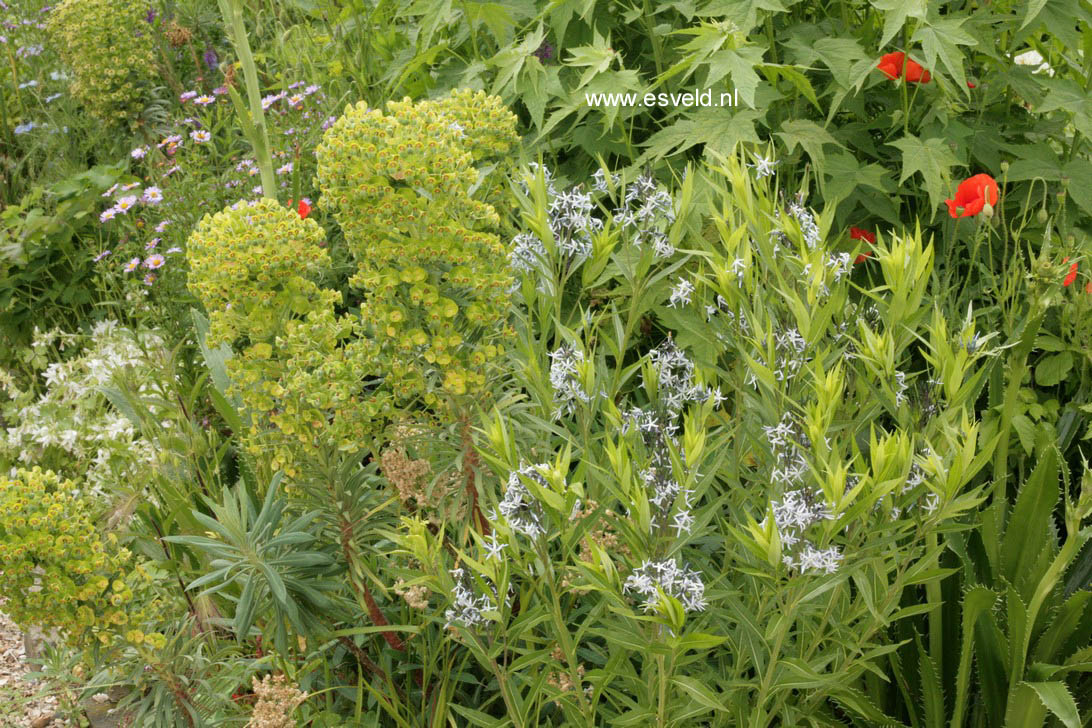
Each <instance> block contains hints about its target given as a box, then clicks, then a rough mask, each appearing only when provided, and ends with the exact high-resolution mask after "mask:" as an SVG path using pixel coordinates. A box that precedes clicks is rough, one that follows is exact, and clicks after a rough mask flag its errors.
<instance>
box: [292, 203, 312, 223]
mask: <svg viewBox="0 0 1092 728" xmlns="http://www.w3.org/2000/svg"><path fill="white" fill-rule="evenodd" d="M293 202H295V200H289V201H288V206H289V207H292V203H293ZM299 213H300V219H301V220H306V219H307V216H308V215H310V214H311V206H310V205H308V204H307V200H300V206H299Z"/></svg>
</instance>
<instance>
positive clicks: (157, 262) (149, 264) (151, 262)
mask: <svg viewBox="0 0 1092 728" xmlns="http://www.w3.org/2000/svg"><path fill="white" fill-rule="evenodd" d="M166 262H167V259H166V258H164V257H163V256H162V255H159V254H158V253H156V254H155V255H149V256H148V258H147V259H146V260H145V261H144V267H145V268H148V269H150V270H155V269H156V268H162V267H163V264H164V263H166Z"/></svg>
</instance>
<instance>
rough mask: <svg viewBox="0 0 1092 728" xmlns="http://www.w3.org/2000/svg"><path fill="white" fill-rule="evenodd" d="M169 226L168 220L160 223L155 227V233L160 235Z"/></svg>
mask: <svg viewBox="0 0 1092 728" xmlns="http://www.w3.org/2000/svg"><path fill="white" fill-rule="evenodd" d="M170 224H171V221H170V220H164V221H163V222H161V223H159V224H158V225H156V226H155V231H156V232H157V233H162V232H163V231H164V230H166V229H167V226H168V225H170Z"/></svg>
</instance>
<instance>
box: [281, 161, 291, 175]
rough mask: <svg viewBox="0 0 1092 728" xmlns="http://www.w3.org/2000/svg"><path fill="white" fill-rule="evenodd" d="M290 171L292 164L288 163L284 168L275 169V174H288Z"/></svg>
mask: <svg viewBox="0 0 1092 728" xmlns="http://www.w3.org/2000/svg"><path fill="white" fill-rule="evenodd" d="M292 169H293V167H292V163H291V162H288V163H287V164H285V165H284V166H282V167H278V168H277V174H289V173H290V172H291V171H292Z"/></svg>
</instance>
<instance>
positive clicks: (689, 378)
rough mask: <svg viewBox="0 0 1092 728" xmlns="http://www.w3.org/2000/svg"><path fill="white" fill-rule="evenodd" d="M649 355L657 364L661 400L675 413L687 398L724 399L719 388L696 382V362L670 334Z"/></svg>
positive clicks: (691, 399) (670, 412)
mask: <svg viewBox="0 0 1092 728" xmlns="http://www.w3.org/2000/svg"><path fill="white" fill-rule="evenodd" d="M648 358H649V360H650V361H651V362H652V364H653V366H655V367H656V373H657V382H656V383H657V388H658V389H659V394H660V401H661V402H663V404H664V406H665V407H667V410H668V413H669V414H670V415H671V416H672V417H674V416H676V415H678V414H679V412H680V411H681V410H682V408H683V406H684V405H685V404H686V403H687V402H705V401H707V400H709V399H713V400H714V404H715V405H719V404H720V403H721V402H722V401H723V400H724V396H723V395H722V394H721V393H720V390H719V389H710V388H709V387H702V386H700V385H697V384H694V363H693V362H692V361H690V359H688V358H687V356H686V354H684V353H683V351H682V349H680V348H679V347H677V346H675V342H674V341H673V340H672V339H671V338H668V340H667V341H665V342H664V343H662V344H660V345H659V346H658V347H656V348H655V349H653V350H652V351H650V352H648Z"/></svg>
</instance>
